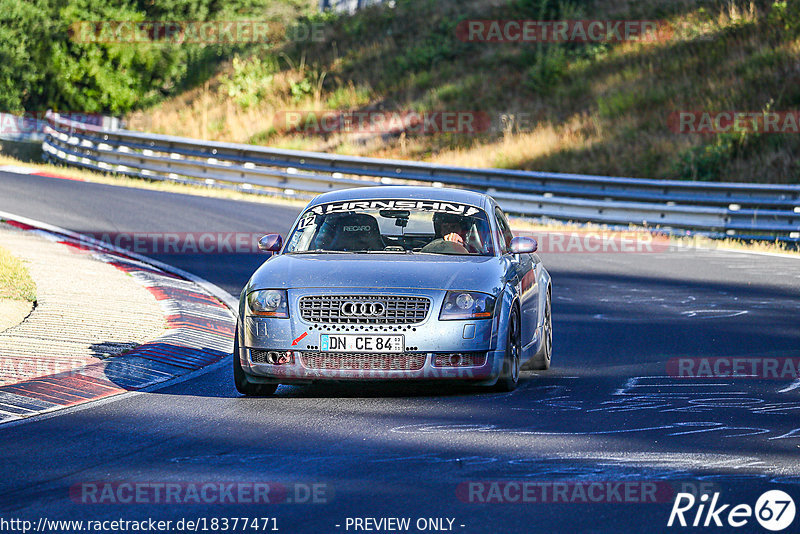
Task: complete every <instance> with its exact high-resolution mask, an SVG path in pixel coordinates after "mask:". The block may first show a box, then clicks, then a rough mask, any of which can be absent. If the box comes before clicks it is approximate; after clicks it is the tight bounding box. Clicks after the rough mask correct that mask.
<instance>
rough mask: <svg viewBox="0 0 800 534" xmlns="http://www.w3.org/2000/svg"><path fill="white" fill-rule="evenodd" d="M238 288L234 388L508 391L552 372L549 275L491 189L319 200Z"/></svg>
mask: <svg viewBox="0 0 800 534" xmlns="http://www.w3.org/2000/svg"><path fill="white" fill-rule="evenodd" d="M259 247H260V248H261V249H262V250H265V251H270V252H272V253H273V254H272V256H271V257H270V258H269V259H267V261H265V262H264V263H263V265H261V267H259V268H258V270H257V271H256V272H255V273H254V274H253V276H252V277H251V278H250V280H249V281H248V282H247V285H246V286H245V288H244V290H243V291H242V295H241V298H240V300H239V314H238V320H237V327H236V338H235V342H234V354H233V356H234V357H233V377H234V381H235V383H236V389H237V390H238V391H239V392H240V393H243V394H245V395H270V394H272V393H274V392H275V389H276V388H277V387H278V384H281V383H284V384H303V383H311V382H315V381H322V380H325V381H345V380H362V381H366V380H388V381H397V380H417V381H420V380H425V381H433V380H460V381H470V382H472V383H475V384H480V385H486V386H495V387H496V388H497V389H500V390H504V391H509V390H511V389H514V388H515V387H516V386H517V384H518V382H519V376H520V369H521V368H532V369H548V368H549V367H550V357H551V354H552V350H553V329H552V319H551V313H550V300H551V299H550V294H551V283H550V275H549V274H548V272H547V270H545V268H544V266H543V265H542V262H541V260H540V258H539V256H538V255H537V254H536V248H537V244H536V241H535V240H534V239H531V238H529V237H514V236H513V235H512V233H511V229H510V227H509V224H508V221H507V220H506V216H505V215H504V214H503V211H502V210H501V209H500V207H499V206H498V205H497V203H496V202H495V201H494V199H492V198H491V197H489V196H486V195H483V194H480V193H474V192H469V191H463V190H457V189H446V188H435V187H410V186H402V187H365V188H358V189H347V190H342V191H335V192H330V193H325V194H322V195H319V196H318V197H316V198H315V199H314V200H313V201H311V203H310V204H309V205H308V206H307V207H306V208H305V210H303V212H302V213H301V214H300V216H299V217H298V218H297V220H296V221H295V222H294V225H293V226H292V229H291V231H290V232H289V236H288V238H287V239H286V241H285V242H284V240H283V238H282V237H281V236H280V235H277V234H271V235H267V236H264V237H262V238H261V240H260V241H259Z"/></svg>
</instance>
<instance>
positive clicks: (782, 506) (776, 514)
mask: <svg viewBox="0 0 800 534" xmlns="http://www.w3.org/2000/svg"><path fill="white" fill-rule="evenodd" d="M719 496H720V494H719V493H714V494H713V496H709V495H708V494H703V495H701V496H700V497H699V498H696V497H695V496H694V495H692V494H691V493H678V495H677V496H676V497H675V502H674V503H673V504H672V511H671V512H670V514H669V521H667V526H668V527H671V526H673V525H675V526H679V525H680V526H682V527H686V526H692V527H701V526H702V527H722V526H725V525H726V524H727V526H730V527H734V528H739V527H743V526H745V525H747V524H749V523H750V521H751V520H752V519H753V516H755V518H756V521H758V523H759V524H760V525H761V526H762V527H764V528H765V529H767V530H772V531H774V532H778V531H781V530H785V529H787V528H788V527H789V526H790V525H791V524H792V522H793V521H794V516H795V512H796V509H795V504H794V500H793V499H792V497H791V496H790V495H789V494H788V493H786V492H783V491H780V490H770V491H767V492H765V493H763V494H762V495H761V496H760V497H759V498H758V500H757V501H756V505H755V507H752V506H750V505H749V504H737V505H735V506H734V505H731V504H721V503H720V502H719ZM709 500H710V502H709ZM747 531H748V532H752V529H747Z"/></svg>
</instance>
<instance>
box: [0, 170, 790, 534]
mask: <svg viewBox="0 0 800 534" xmlns="http://www.w3.org/2000/svg"><path fill="white" fill-rule="evenodd" d="M0 210H4V211H8V212H12V213H15V214H19V215H23V216H26V217H30V218H34V219H38V220H42V221H46V222H48V223H51V224H55V225H58V226H62V227H65V228H68V229H70V230H73V231H77V232H89V233H95V234H96V233H104V232H196V231H215V232H260V233H269V232H283V233H284V234H285V232H286V231H287V229H288V227H289V225H290V224H291V222H292V220H293V218H294V217H295V216H296V214H297V209H296V208H291V207H280V206H271V205H264V204H255V203H246V202H236V201H226V200H217V199H210V198H200V197H191V196H182V195H177V194H168V193H159V192H153V191H145V190H137V189H127V188H119V187H113V186H106V185H98V184H91V183H84V182H77V181H68V180H58V179H51V178H45V177H39V176H21V175H15V174H8V173H0ZM155 256H156V257H157V259H159V260H162V261H165V262H167V263H170V264H172V265H176V266H178V267H181V268H183V269H186V270H188V271H190V272H193V273H195V274H197V275H199V276H202V277H204V278H206V279H207V280H209V281H211V282H213V283H215V284H217V285H219V286H221V287H222V288H224V289H225V290H227V291H229V292H231V293H232V294H234V295H237V296H238V293H239V291H240V289H241V287H242V285H243V284H244V282H245V281H246V279H247V277H248V276H249V274H250V273H251V272H252V271H253V269H254V268H255V267H256V266H258V265H259V264H260V262H262V261H263V259H264V256H261V255H258V254H256V253H250V254H184V255H174V254H161V255H155ZM542 258H543V260H544V262H545V265H546V266H547V268H548V269H549V271H550V273H551V274H552V277H553V299H554V301H553V322H554V330H555V334H554V347H555V352H554V356H553V368H552V369H551V370H550V371H548V372H544V373H538V374H534V373H530V372H528V373H526V374H525V375H523V376H524V381H523V384H522V385H521V387H520V388H519V389H518V390H517V391H515V392H513V393H511V394H497V393H489V392H485V391H483V390H475V389H470V388H464V387H443V386H441V385H436V386H425V387H422V386H417V387H408V386H403V387H401V386H397V387H394V386H392V387H388V386H370V387H365V386H363V385H349V386H346V385H343V386H309V387H286V386H282V387H281V388H279V390H278V393H277V396H276V397H275V398H266V399H246V398H242V397H240V396H239V395H238V394H237V393H236V391H235V390H234V387H233V384H232V381H231V376H230V375H231V373H230V369H229V365H227V364H226V365H223V366H220V367H217V368H216V369H214V370H213V371H211V372H208V373H206V374H203V375H201V376H198V377H195V378H193V379H191V380H188V381H185V382H182V383H179V384H174V385H171V386H166V387H164V388H162V389H159V390H157V391H153V392H149V393H137V394H129V395H125V396H124V397H122V398H118V399H115V400H112V401H111V402H106V403H101V404H95V405H90V406H89V407H88V408H85V409H82V410H74V411H70V412H67V413H62V414H60V415H57V416H55V417H50V418H47V419H43V420H37V421H32V422H26V423H23V424H18V425H14V426H9V427H0V459H2V465H3V476H2V478H1V479H0V509H1V510H2V511H3V516H7V517H19V518H26V519H30V520H32V521H34V523H35V522H37V521H38V520H39V518H41V517H45V518H48V519H76V520H87V519H109V520H111V519H120V518H121V519H127V520H138V519H146V518H154V519H157V520H172V521H177V520H179V519H181V518H190V519H196V518H203V517H204V518H208V520H209V521H210V520H211V518H225V517H227V518H233V517H237V516H238V517H271V518H276V519H275V525H277V528H278V529H279V530H280V531H281V532H286V533H293V532H303V533H306V532H309V533H335V532H355V531H356V530H354V526H353V525H354V523H352V522H351V523H348V518H381V517H384V518H386V517H408V518H411V521H412V525H414V522H416V521H417V520H418V519H419V518H450V519H453V523H452V527H451V528H452V530H453V531H455V532H464V533H483V532H486V533H488V532H492V533H494V532H497V533H501V532H536V531H539V532H548V531H549V532H576V531H583V532H662V531H667V530H670V529H667V526H666V525H667V520H668V518H669V515H670V510H671V508H672V504H673V500H674V493H675V492H676V491H680V489H681V488H684V489H691V488H701V489H704V490H709V488H710V491H712V492H720V493H721V496H720V503H727V504H740V503H744V504H749V505H750V506H754V505H755V503H756V500H757V499H758V497H759V496H760V495H761V494H762V493H763V492H764V491H766V490H771V489H780V490H783V491H785V492H787V493H789V494H790V495H791V496H792V497H793V498H794V500H795V502H797V503H798V504H800V387H798V386H800V381H797V380H791V379H789V380H776V379H766V380H761V379H742V378H739V379H735V380H732V379H719V378H718V379H708V378H683V379H677V378H674V377H671V376H669V372H668V361H669V360H670V359H672V358H681V357H683V358H692V357H728V358H732V357H742V358H761V357H794V358H798V357H800V260H798V259H787V258H780V257H775V256H766V255H754V254H741V253H732V252H723V251H708V250H666V251H663V252H659V253H607V254H597V253H558V254H556V253H550V254H542ZM109 297H110V298H111V296H109ZM87 305H91V303H87ZM497 480H503V481H506V482H508V481H512V482H514V483H522V482H528V483H539V484H540V485H539V486H537V487H549V486H547V485H548V484H552V483H558V482H564V481H568V482H569V483H570V484H573V485H572V486H570V492H569V494H568V498H567V499H564V498H556V497H555V496H554V495H551V498H550V499H549V500H548V499H545V500H546V501H547V502H502V503H500V502H497V501H498V500H504V499H495V500H494V502H489V503H486V502H476V501H480V500H481V498H485V497H487V495H489V493H484V492H482V491H483V490H480V491H478V490H475V492H470V491H469V489H466V490H465V488H473V489H474V488H489V487H491V485H489V484H486V485H483V486H480V485H472V486H470V483H474V482H482V481H483V482H487V481H497ZM92 481H95V482H141V483H171V482H177V483H181V484H191V483H201V482H206V481H213V482H220V483H233V482H238V483H242V484H252V483H260V482H266V483H270V484H280V485H282V486H281V487H284V488H286V491H287V493H286V494H285V495H284V496H283V498H281V499H277V500H279V501H281V502H270V503H269V504H257V505H256V504H247V503H237V504H215V505H200V504H85V503H82V502H76V501H75V500H74V499H71V497H70V488H74V487H75V486H76V485H79V484H82V483H87V482H92ZM591 481H598V482H603V483H609V484H613V483H626V482H627V483H633V484H634V486H635V485H636V484H639V486H638V487H643V486H642V484H644V483H649V484H653V485H654V486H648V487H656V488H658V491H657V492H656V495H657V498H656V499H650V500H649V501H648V502H635V501H636V499H635V498H634V497H632V496H629V497H628V498H623V499H622V500H623V501H625V502H620V499H615V496H614V494H613V493H611V494H607V496H606V497H605V498H600V499H598V500H599V501H600V502H589V501H587V499H584V498H582V497H581V496H580V495H576V494H574V493H573V490H574V487H577V486H576V485H575V483H581V482H587V483H588V482H591ZM315 485H316V486H315ZM503 487H504V488H506V489H507V488H509V487H511V486H509V485H508V484H507V483H506V485H505V486H503ZM315 492H316V493H315ZM310 493H313V494H314V495H316V496H317V499H316V500H317V501H318V502H313V501H314V500H315V499H314V498H312V497H309V494H310ZM507 493H508V495H506V498H505V501H513V500H514V494H513V492H511V493H509V492H507ZM73 497H74V494H73ZM562 497H563V494H562ZM623 497H625V495H624V494H623ZM489 500H492V499H489ZM644 500H647V499H644ZM652 500H656V501H658V502H650V501H652ZM78 501H79V500H78ZM298 501H300V502H298ZM553 501H555V502H553ZM565 501H568V502H565ZM608 501H611V502H608ZM695 511H696V508H695V509H692V512H691V514H688V513H687V519H689V520H693V519H694V512H695ZM721 517H722V519H724V518H725V517H726V516H725V515H724V514H723V515H722V516H721ZM348 525H350V526H349V528H348ZM448 525H449V523H448V522H447V521H445V522H444V527H445V528H447V526H448ZM798 525H800V519H796V520H795V523H794V525H793V526H794V530H792V529H790V530H789V531H793V532H797V531H798V530H797V529H798V528H800V527H798ZM271 526H272V524H271V525H270V527H271ZM423 526H426V530H427V531H430V528H429V527H430V525H429V524H426V525H423ZM221 529H222V527H219V528H218V529H217V530H218V531H221ZM672 530H675V531H687V530H692V529H689V528H673V529H672ZM697 530H709V528H706V529H703V528H699V529H697ZM711 530H712V531H715V532H718V531H722V530H737V529H733V528H731V527H730V526H727V525H726V526H725V527H724V528H722V529H720V528H716V529H715V528H713V527H711ZM212 531H213V530H212ZM239 531H240V532H241V531H242V530H239ZM361 531H365V530H361ZM737 531H739V532H745V531H746V532H766V531H765V530H763V529H762V528H761V526H759V524H758V523H757V522H756V520H755V519H754V518H750V521H749V523H748V524H747V526H745V527H744V528H740V529H738V530H737Z"/></svg>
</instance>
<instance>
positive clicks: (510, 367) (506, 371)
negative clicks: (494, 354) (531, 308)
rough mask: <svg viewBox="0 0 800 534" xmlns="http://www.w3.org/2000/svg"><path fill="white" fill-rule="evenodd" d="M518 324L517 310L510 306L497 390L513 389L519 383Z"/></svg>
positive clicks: (520, 350)
mask: <svg viewBox="0 0 800 534" xmlns="http://www.w3.org/2000/svg"><path fill="white" fill-rule="evenodd" d="M519 326H520V325H519V310H518V309H517V308H516V307H514V308H511V315H509V317H508V340H507V341H506V355H505V358H503V370H502V372H501V373H500V378H499V379H498V380H497V385H496V386H495V389H497V390H498V391H513V390H514V389H516V387H517V385H518V384H519V370H520V362H521V358H522V344H521V342H520V332H519Z"/></svg>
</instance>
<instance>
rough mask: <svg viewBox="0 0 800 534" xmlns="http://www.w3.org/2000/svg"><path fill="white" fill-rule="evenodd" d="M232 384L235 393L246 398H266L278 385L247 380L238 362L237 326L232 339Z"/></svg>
mask: <svg viewBox="0 0 800 534" xmlns="http://www.w3.org/2000/svg"><path fill="white" fill-rule="evenodd" d="M233 383H234V384H235V385H236V391H238V392H239V393H241V394H242V395H246V396H248V397H266V396H268V395H272V394H273V393H275V390H276V389H278V384H259V383H257V382H252V381H251V380H250V379H249V378H247V373H245V372H244V369H242V362H241V361H240V360H239V325H238V323H237V325H236V334H235V335H234V338H233Z"/></svg>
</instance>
